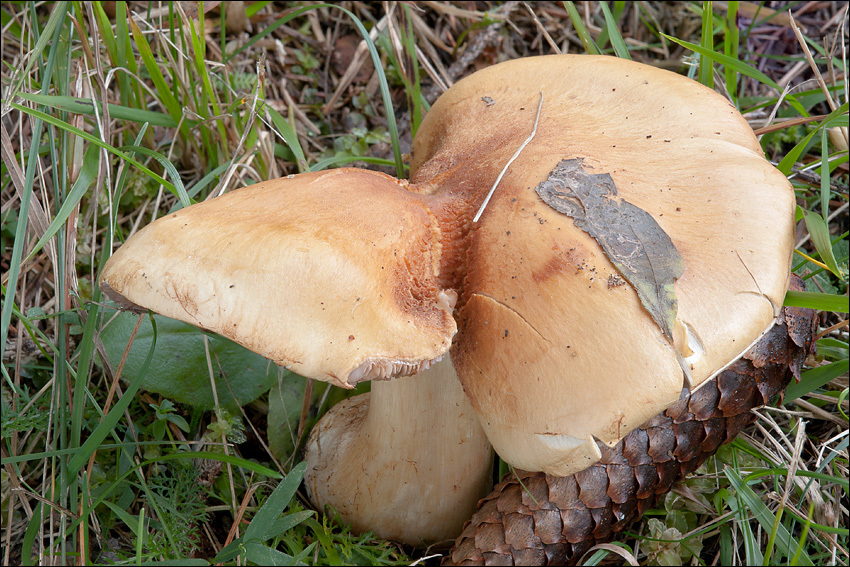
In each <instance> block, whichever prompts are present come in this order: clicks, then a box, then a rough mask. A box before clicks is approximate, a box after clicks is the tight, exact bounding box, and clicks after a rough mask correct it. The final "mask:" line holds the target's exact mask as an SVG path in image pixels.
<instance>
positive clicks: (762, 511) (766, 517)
mask: <svg viewBox="0 0 850 567" xmlns="http://www.w3.org/2000/svg"><path fill="white" fill-rule="evenodd" d="M723 472H724V473H725V474H726V478H728V479H729V482H730V483H732V486H734V487H735V492H736V493H737V495H738V497H739V498H741V500H742V501H743V503H744V504H745V505H746V508H747V509H749V511H750V512H751V513H752V514H753V517H755V519H756V520H757V521H758V523H759V525H761V528H762V529H763V530H764V531H766V532H767V533H771V531H773V529H774V523H775V520H776V516H775V515H774V514H773V512H771V511H770V509H769V508H768V507H767V506H765V505H764V502H762V501H761V499H760V498H759V497H758V496H756V493H755V492H753V490H752V489H751V488H750V487H749V486H748V485H747V483H745V482H744V481H743V480H742V479H741V477H740V476H739V475H738V473H737V472H736V471H734V470H732V469H731V468H726V469H724V471H723ZM775 541H776V547H778V548H779V550H780V551H782V553H784V554H785V556H786V557H791V555H792V554H793V553H794V552H795V551H796V549H797V543H798V542H797V541H796V540H795V539H794V538H793V537H792V536H791V534H790V533H789V532H788V529H787V528H786V527H785V526H783V525H781V524H779V525H776V540H775ZM759 563H761V561H760V562H759ZM751 564H752V563H751ZM798 564H799V565H814V563H812V560H811V558H810V557H809V555H808V554H807V553H806V552H805V551H803V552H801V553H800V557H799V563H798Z"/></svg>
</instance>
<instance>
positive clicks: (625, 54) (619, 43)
mask: <svg viewBox="0 0 850 567" xmlns="http://www.w3.org/2000/svg"><path fill="white" fill-rule="evenodd" d="M599 7H600V8H602V13H603V14H604V15H605V27H606V29H607V30H608V36H609V37H610V39H611V46H612V47H613V48H614V53H616V54H617V57H620V58H622V59H631V58H632V55H631V54H630V53H629V48H628V47H626V42H625V41H623V36H622V35H620V29H619V26H618V25H617V20H616V19H615V18H614V15H613V14H611V10H610V8H608V3H607V2H600V3H599Z"/></svg>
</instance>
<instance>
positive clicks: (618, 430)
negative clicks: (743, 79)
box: [101, 55, 794, 543]
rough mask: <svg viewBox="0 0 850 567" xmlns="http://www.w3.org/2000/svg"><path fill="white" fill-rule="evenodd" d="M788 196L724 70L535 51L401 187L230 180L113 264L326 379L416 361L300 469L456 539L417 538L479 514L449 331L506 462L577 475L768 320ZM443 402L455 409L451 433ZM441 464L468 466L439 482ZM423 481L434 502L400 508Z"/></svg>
mask: <svg viewBox="0 0 850 567" xmlns="http://www.w3.org/2000/svg"><path fill="white" fill-rule="evenodd" d="M488 193H489V194H491V195H492V196H488ZM485 198H486V199H488V201H487V202H486V206H484V207H482V205H484V204H485ZM793 210H794V194H793V191H792V190H791V188H790V185H789V184H788V182H787V180H786V179H785V177H784V176H783V175H782V174H781V173H779V172H778V171H777V170H776V169H775V168H773V167H772V166H771V165H770V164H769V163H768V162H767V161H766V160H765V159H764V157H763V155H762V153H761V149H760V147H759V144H758V141H757V140H756V138H755V136H754V135H753V133H752V130H751V129H750V128H749V126H748V124H747V123H746V121H745V120H744V119H743V118H742V117H741V115H740V114H739V113H738V112H737V110H736V109H735V108H734V107H733V106H732V105H731V104H729V102H728V101H726V100H725V99H724V98H723V97H721V96H719V95H718V94H716V93H714V92H713V91H711V90H710V89H707V88H705V87H703V86H701V85H699V84H697V83H695V82H694V81H692V80H689V79H687V78H685V77H681V76H678V75H675V74H673V73H670V72H666V71H663V70H659V69H655V68H653V67H650V66H647V65H643V64H639V63H635V62H631V61H626V60H622V59H617V58H613V57H604V56H586V55H552V56H542V57H532V58H527V59H522V60H515V61H509V62H506V63H501V64H499V65H495V66H493V67H489V68H487V69H484V70H482V71H479V72H477V73H475V74H474V75H471V76H470V77H467V78H466V79H464V80H462V81H460V82H458V83H457V84H456V85H454V86H453V87H452V88H451V89H449V90H448V91H447V92H446V93H445V94H444V95H443V96H442V97H441V98H440V99H439V100H438V101H437V102H436V103H435V104H434V106H433V107H432V109H431V111H430V112H429V113H428V115H427V116H426V118H425V120H424V121H423V123H422V125H421V127H420V129H419V131H418V133H417V136H416V139H415V140H414V144H413V150H412V161H411V182H410V184H407V183H406V182H404V181H398V180H395V179H393V178H391V177H388V176H385V175H381V174H377V173H370V172H365V171H359V170H354V169H343V170H336V171H334V172H327V173H310V174H302V175H297V176H292V178H291V179H282V180H275V181H270V182H266V183H261V184H258V185H256V186H251V187H248V188H244V189H240V190H237V191H234V192H232V193H230V194H228V195H225V196H223V197H219V198H217V199H214V200H212V201H209V202H206V203H202V204H199V205H195V206H193V207H190V208H188V209H185V210H183V211H179V212H178V213H175V214H174V215H170V216H169V217H166V218H163V219H161V220H158V221H156V222H155V223H153V224H152V225H150V226H149V227H147V228H145V229H143V230H142V231H140V232H139V233H138V234H137V235H136V236H134V237H133V238H132V239H131V240H129V241H128V242H127V244H125V245H124V247H122V248H121V249H120V250H119V251H118V252H116V254H115V255H114V256H113V259H112V260H110V263H109V264H108V265H107V266H106V268H105V270H104V272H103V274H102V276H101V282H102V285H104V286H106V287H107V288H108V289H110V290H112V292H114V293H117V294H120V295H121V296H124V297H125V298H127V299H128V300H129V301H130V302H132V303H135V304H139V305H142V306H145V307H148V308H151V309H154V310H157V311H160V312H161V313H163V314H166V315H169V316H172V317H176V318H180V319H182V320H184V321H188V322H191V323H194V324H196V325H199V326H201V327H204V328H207V329H210V330H213V331H215V332H219V333H221V334H223V335H225V336H227V337H228V338H231V339H232V340H235V341H237V342H240V343H241V344H243V345H245V346H247V347H248V348H251V349H252V350H255V351H257V352H259V353H261V354H263V355H265V356H268V357H269V358H271V359H272V360H274V361H275V362H277V363H278V364H282V365H285V366H287V367H290V368H292V370H294V371H296V372H298V373H301V374H303V375H305V376H308V377H311V378H317V379H322V380H327V381H329V382H332V383H334V384H337V385H340V386H343V387H350V386H351V385H353V384H354V383H355V382H358V381H361V380H366V379H370V378H371V379H385V378H390V377H394V376H400V375H413V376H409V377H406V378H398V379H396V380H395V381H391V382H388V383H376V384H374V385H373V392H372V396H373V398H372V399H371V401H368V402H367V401H365V400H364V399H354V400H351V401H346V402H345V404H344V405H343V406H342V407H339V406H337V407H336V408H333V409H332V410H331V412H329V414H328V415H327V416H326V417H325V418H324V419H325V420H326V421H325V422H322V423H319V424H318V425H317V427H316V428H315V430H314V432H313V434H312V436H311V440H310V442H309V447H308V462H309V463H310V470H309V472H308V479H307V485H308V488H309V490H310V492H311V493H312V495H313V496H314V497H315V499H316V500H317V504H319V505H321V506H324V505H325V504H331V505H332V506H333V507H334V508H336V509H337V510H341V511H343V512H344V513H343V514H342V518H343V520H345V521H347V522H351V523H353V524H354V525H355V526H356V527H357V528H358V529H360V530H367V529H371V530H374V531H376V533H378V534H379V535H382V534H387V533H393V534H397V535H393V536H392V537H395V538H397V539H401V540H403V541H409V542H414V543H418V542H421V541H422V540H423V539H440V538H441V537H446V531H444V532H443V533H439V530H435V531H433V532H431V531H428V532H427V535H424V534H425V531H424V530H423V531H422V532H421V533H422V534H423V535H419V534H420V532H419V531H418V530H419V523H420V522H421V521H422V518H424V517H428V514H429V513H428V512H426V511H424V510H425V508H427V504H428V501H432V500H438V499H436V498H435V497H434V496H433V495H434V494H435V492H434V491H433V490H432V488H436V489H437V490H444V489H446V488H445V487H449V486H451V487H452V488H451V490H452V492H457V493H459V494H462V495H463V498H462V499H459V500H458V501H457V502H456V508H455V510H464V509H467V508H468V506H467V504H466V500H468V499H473V498H475V496H473V495H480V494H481V490H482V489H483V488H482V487H486V484H487V481H486V477H487V469H488V467H489V460H488V458H487V455H489V449H488V448H487V446H486V443H485V442H484V440H483V439H484V438H483V436H482V432H481V430H480V429H478V428H477V425H475V419H474V418H471V414H470V411H469V408H468V407H467V406H466V405H465V404H466V403H467V402H465V401H464V397H463V396H460V389H458V388H456V387H455V388H454V390H453V389H452V388H451V387H450V386H449V385H450V384H451V383H452V372H451V366H450V365H451V362H450V361H449V358H448V357H447V356H446V353H447V351H448V349H449V347H450V346H451V347H452V355H451V360H452V361H453V363H454V370H455V371H456V372H457V375H458V377H459V379H460V383H461V384H462V386H463V392H465V394H466V396H467V397H468V399H469V402H470V403H471V406H472V408H474V410H475V412H476V413H477V415H478V418H479V419H480V422H481V425H482V426H483V431H484V432H485V433H486V436H487V438H489V440H490V442H491V443H492V444H493V445H494V447H495V449H496V452H497V453H498V454H499V455H500V456H501V457H502V458H503V459H504V460H505V461H507V462H508V463H510V464H511V465H513V466H515V467H517V468H521V469H524V470H529V471H543V472H546V473H549V474H552V475H559V476H564V475H568V474H571V473H573V472H576V471H579V470H582V469H584V468H586V467H587V466H589V465H591V464H593V463H594V462H596V461H597V460H598V459H599V458H600V455H601V453H600V449H599V447H598V446H597V444H596V440H599V441H601V442H603V443H604V444H606V445H609V446H612V445H614V444H616V443H617V442H618V441H619V440H620V439H621V438H622V437H623V436H625V435H626V434H627V433H628V432H629V431H631V430H632V429H634V428H635V427H637V426H638V425H639V424H641V423H642V422H644V421H646V420H647V419H649V418H650V417H652V416H654V415H656V414H658V413H659V412H661V411H662V410H664V409H665V408H666V407H668V406H670V405H672V404H673V403H675V402H676V401H677V400H678V399H679V395H680V392H681V390H682V388H683V386H685V387H688V388H694V389H695V388H698V387H699V385H700V384H703V383H704V382H705V381H706V380H707V379H709V378H710V377H712V376H714V375H716V374H717V373H718V372H720V371H722V370H723V369H724V368H725V367H726V366H728V365H729V364H731V363H732V362H733V361H735V360H736V359H737V358H738V357H740V356H741V355H742V354H743V353H744V352H745V351H746V350H747V349H748V348H749V346H750V345H752V344H753V343H754V342H755V341H756V340H758V338H759V337H760V336H761V335H762V334H763V333H765V332H766V331H767V330H768V329H769V328H770V327H771V326H772V325H773V322H774V320H775V319H776V317H777V315H778V313H779V306H780V305H781V303H782V298H783V295H784V292H785V289H786V288H787V285H788V278H789V267H790V260H791V250H792V246H793V245H792V236H793V222H794V217H793ZM476 215H480V219H479V220H478V221H477V222H476V221H474V220H473V219H474V218H475V217H476ZM257 298H263V299H257ZM453 308H454V311H452V309H453ZM455 321H457V323H455ZM455 325H456V326H455ZM456 330H457V331H458V333H457V335H456V336H454V335H455V331H456ZM440 357H443V358H442V362H440V363H439V364H436V361H437V360H438V359H440ZM431 365H434V368H432V370H430V371H429V370H426V368H428V367H429V366H431ZM423 371H424V372H423ZM417 373H418V374H417ZM438 384H439V385H438ZM443 384H445V386H443ZM429 387H431V388H432V389H431V390H430V391H429ZM404 392H406V393H404ZM397 396H398V397H397ZM430 399H441V400H442V401H441V402H440V403H441V404H442V405H441V407H443V408H452V411H449V412H447V413H448V414H452V415H453V418H452V419H454V418H457V419H458V420H459V421H458V422H457V423H460V424H461V425H460V426H459V427H458V428H457V430H456V431H455V433H456V434H455V435H454V437H453V439H448V440H447V439H446V438H445V437H443V436H442V435H443V432H447V433H448V434H451V433H452V431H451V430H452V429H453V428H454V426H447V424H448V422H447V421H446V420H447V419H449V418H448V417H446V415H444V414H443V413H442V412H434V411H433V410H432V409H430V406H427V405H426V403H427V402H426V400H430ZM367 408H368V409H367ZM408 408H415V409H416V410H417V412H416V414H415V416H411V417H410V418H409V422H410V423H407V422H406V420H405V416H406V415H408V412H409V411H411V410H410V409H408ZM367 412H368V415H367ZM429 416H430V417H432V418H433V420H432V423H431V424H429V425H423V424H425V423H426V422H427V420H428V418H429ZM420 420H423V421H422V422H421V423H420ZM440 426H442V427H440ZM447 430H448V431H447ZM436 431H440V432H441V433H440V434H439V435H437V434H436V433H434V432H436ZM413 436H416V437H413ZM431 436H433V437H434V438H433V439H432V438H431ZM433 447H437V448H441V449H440V450H441V451H442V452H441V453H439V455H438V456H435V455H437V453H434V452H432V451H433ZM471 454H474V455H475V456H474V457H473V456H470V455H471ZM482 456H483V457H482ZM459 459H464V460H465V462H464V463H463V464H462V465H460V464H459V463H458V460H459ZM408 461H409V462H410V463H409V465H408ZM469 463H474V464H475V466H474V467H473V468H474V469H475V470H476V471H477V472H468V471H469V469H468V468H466V467H468V465H469ZM424 465H427V468H429V469H430V470H427V471H425V472H424V473H423V469H424V468H426V467H425V466H424ZM433 467H437V468H438V469H439V468H445V469H452V470H453V471H461V470H463V471H464V472H462V473H458V474H457V476H455V477H454V478H452V479H447V478H443V477H441V478H439V479H438V480H434V479H435V478H437V476H439V475H436V476H435V475H434V474H432V471H433V470H435V469H433ZM464 475H468V476H467V478H466V479H465V478H464ZM390 478H393V480H392V481H390V480H389V479H390ZM419 483H424V484H419ZM400 487H402V488H400ZM429 487H430V488H429ZM440 487H442V488H440ZM410 494H416V495H418V496H420V499H421V500H425V501H426V502H425V503H424V504H420V505H418V506H419V507H413V508H412V510H413V513H405V511H404V509H403V508H404V507H406V506H408V505H412V504H411V503H410V500H409V498H410V496H409V495H410ZM396 496H397V497H396ZM422 496H424V498H421V497H422ZM439 500H440V502H439V504H440V506H442V507H441V508H440V507H438V511H437V512H435V514H446V517H447V518H448V517H449V514H448V512H447V511H446V510H445V508H446V506H444V505H443V502H444V500H443V499H439ZM449 500H451V498H449ZM461 500H464V501H463V502H461ZM435 504H436V502H435ZM472 507H474V502H473V504H472ZM375 509H379V510H380V509H384V511H383V512H382V513H377V512H375V511H374V510H375ZM469 509H471V508H469ZM455 520H456V517H452V519H449V520H447V521H446V525H452V526H454V523H455ZM382 522H384V525H377V524H380V523H382ZM408 522H409V524H408ZM387 523H388V524H389V525H387ZM405 524H407V525H405ZM437 524H439V521H437ZM451 529H455V528H454V527H452V528H451ZM448 535H449V536H451V535H456V532H455V533H450V534H448Z"/></svg>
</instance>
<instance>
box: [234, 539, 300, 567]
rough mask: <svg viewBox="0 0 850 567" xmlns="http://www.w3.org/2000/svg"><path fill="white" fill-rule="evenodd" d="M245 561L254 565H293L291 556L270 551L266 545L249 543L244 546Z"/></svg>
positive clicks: (293, 559) (293, 560)
mask: <svg viewBox="0 0 850 567" xmlns="http://www.w3.org/2000/svg"><path fill="white" fill-rule="evenodd" d="M245 559H247V560H248V561H250V562H252V563H254V564H255V565H268V566H269V567H271V566H273V565H295V558H294V557H292V556H291V555H288V554H286V553H283V552H281V551H278V550H276V549H272V548H271V547H269V546H267V545H263V544H261V543H257V542H255V541H249V542H247V543H246V544H245Z"/></svg>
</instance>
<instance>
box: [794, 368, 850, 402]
mask: <svg viewBox="0 0 850 567" xmlns="http://www.w3.org/2000/svg"><path fill="white" fill-rule="evenodd" d="M847 370H848V361H847V360H837V361H835V362H830V363H829V364H826V365H824V366H818V367H817V368H812V369H811V370H806V371H805V372H803V375H802V377H801V379H800V381H799V382H797V383H792V384H791V385H789V386H788V388H786V389H785V402H786V403H787V402H791V401H794V400H796V399H797V398H799V397H801V396H805V395H806V394H808V393H809V392H812V391H814V390H817V389H818V388H820V387H821V386H823V385H824V384H827V383H828V382H831V381H832V380H834V379H836V378H838V377H839V376H841V375H842V374H846V373H847Z"/></svg>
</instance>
